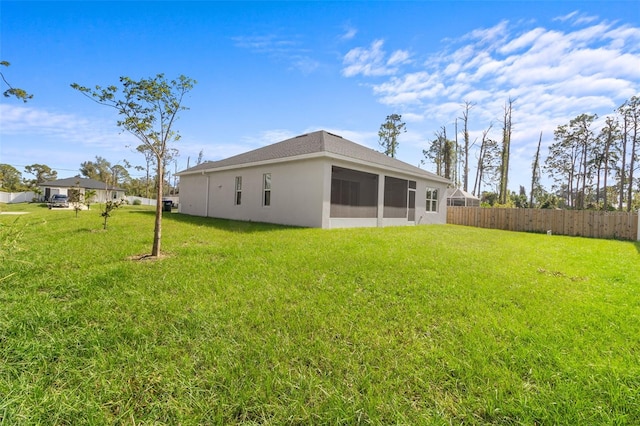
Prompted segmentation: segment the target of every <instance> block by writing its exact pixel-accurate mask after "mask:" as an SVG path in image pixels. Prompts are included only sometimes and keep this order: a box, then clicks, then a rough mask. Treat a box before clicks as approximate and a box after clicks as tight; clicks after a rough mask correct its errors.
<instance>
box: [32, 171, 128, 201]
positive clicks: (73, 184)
mask: <svg viewBox="0 0 640 426" xmlns="http://www.w3.org/2000/svg"><path fill="white" fill-rule="evenodd" d="M38 186H39V187H40V190H41V191H42V194H43V196H44V201H49V199H50V198H51V196H52V195H54V194H63V195H70V194H71V191H73V190H75V189H76V188H80V192H81V193H82V194H84V193H85V192H86V191H87V190H93V191H95V192H96V195H95V197H93V199H92V200H91V201H92V202H94V203H104V202H105V201H107V200H119V199H121V198H123V197H124V194H125V190H124V189H122V188H118V187H115V186H109V185H107V184H106V183H104V182H100V181H99V180H95V179H87V178H81V177H70V178H66V179H58V180H52V181H49V182H43V183H41V184H40V185H38Z"/></svg>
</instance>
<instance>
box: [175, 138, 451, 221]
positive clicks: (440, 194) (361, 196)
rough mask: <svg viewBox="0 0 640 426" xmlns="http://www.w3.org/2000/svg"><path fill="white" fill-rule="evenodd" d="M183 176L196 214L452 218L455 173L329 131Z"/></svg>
mask: <svg viewBox="0 0 640 426" xmlns="http://www.w3.org/2000/svg"><path fill="white" fill-rule="evenodd" d="M177 175H178V176H180V205H179V212H181V213H185V214H189V215H195V216H208V217H216V218H225V219H237V220H246V221H256V222H268V223H277V224H284V225H295V226H304V227H316V228H343V227H359V226H361V227H376V226H399V225H417V224H431V223H446V217H447V214H446V208H447V206H446V199H445V197H444V194H445V191H446V188H447V185H448V184H449V183H450V182H449V180H447V179H444V178H442V177H440V176H437V175H435V174H433V173H430V172H427V171H425V170H422V169H420V168H418V167H414V166H412V165H410V164H407V163H404V162H402V161H399V160H397V159H395V158H391V157H388V156H386V155H384V154H382V153H380V152H377V151H374V150H372V149H369V148H366V147H364V146H362V145H359V144H357V143H354V142H351V141H349V140H347V139H344V138H342V137H341V136H338V135H334V134H332V133H329V132H326V131H317V132H313V133H308V134H304V135H300V136H297V137H294V138H291V139H287V140H285V141H282V142H278V143H275V144H273V145H268V146H265V147H262V148H258V149H256V150H253V151H249V152H246V153H244V154H239V155H236V156H233V157H230V158H227V159H224V160H220V161H213V162H205V163H202V164H199V165H197V166H195V167H192V168H189V169H187V170H184V171H182V172H180V173H178V174H177Z"/></svg>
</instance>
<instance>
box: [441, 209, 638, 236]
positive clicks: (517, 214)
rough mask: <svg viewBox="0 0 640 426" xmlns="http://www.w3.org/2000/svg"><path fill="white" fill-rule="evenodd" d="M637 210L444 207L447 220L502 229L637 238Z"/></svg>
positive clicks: (456, 223)
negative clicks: (631, 211) (630, 211)
mask: <svg viewBox="0 0 640 426" xmlns="http://www.w3.org/2000/svg"><path fill="white" fill-rule="evenodd" d="M639 220H640V219H639V218H638V212H634V213H628V212H602V211H592V210H547V209H493V208H483V207H447V223H451V224H454V225H466V226H475V227H478V228H491V229H502V230H506V231H520V232H541V233H549V232H551V233H552V234H557V235H571V236H581V237H591V238H615V239H619V240H632V241H640V234H639V228H640V223H639Z"/></svg>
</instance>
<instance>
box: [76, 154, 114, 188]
mask: <svg viewBox="0 0 640 426" xmlns="http://www.w3.org/2000/svg"><path fill="white" fill-rule="evenodd" d="M80 174H81V175H82V176H84V177H86V178H89V179H95V180H98V181H100V182H107V181H108V180H109V178H110V176H111V163H110V162H109V161H107V159H105V158H103V157H100V156H98V155H96V161H85V162H83V163H80Z"/></svg>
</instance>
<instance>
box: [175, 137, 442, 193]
mask: <svg viewBox="0 0 640 426" xmlns="http://www.w3.org/2000/svg"><path fill="white" fill-rule="evenodd" d="M312 154H319V155H322V154H324V155H328V156H333V157H336V156H337V157H342V158H345V159H351V160H355V161H357V162H364V163H367V164H370V165H378V166H382V167H384V168H393V169H399V170H402V171H404V172H407V173H410V174H413V175H421V176H424V177H428V178H430V179H432V180H437V181H440V182H449V181H448V180H447V179H444V178H442V177H440V176H438V175H436V174H434V173H431V172H427V171H426V170H423V169H421V168H419V167H415V166H412V165H411V164H408V163H405V162H403V161H400V160H397V159H395V158H391V157H389V156H387V155H385V154H383V153H381V152H378V151H374V150H373V149H370V148H367V147H365V146H362V145H359V144H357V143H355V142H351V141H350V140H347V139H344V138H343V137H342V136H338V135H334V134H333V133H329V132H327V131H324V130H319V131H316V132H312V133H307V134H304V135H300V136H296V137H294V138H291V139H287V140H284V141H282V142H277V143H274V144H272V145H267V146H264V147H262V148H258V149H254V150H253V151H249V152H245V153H243V154H238V155H235V156H233V157H229V158H225V159H223V160H219V161H207V162H204V163H202V164H198V165H197V166H194V167H191V168H189V169H187V170H183V171H181V172H180V173H178V175H187V174H192V173H197V172H207V171H215V170H216V169H220V168H227V167H233V166H246V165H249V164H252V163H260V162H265V161H274V160H293V159H295V158H296V157H303V156H309V155H312Z"/></svg>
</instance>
